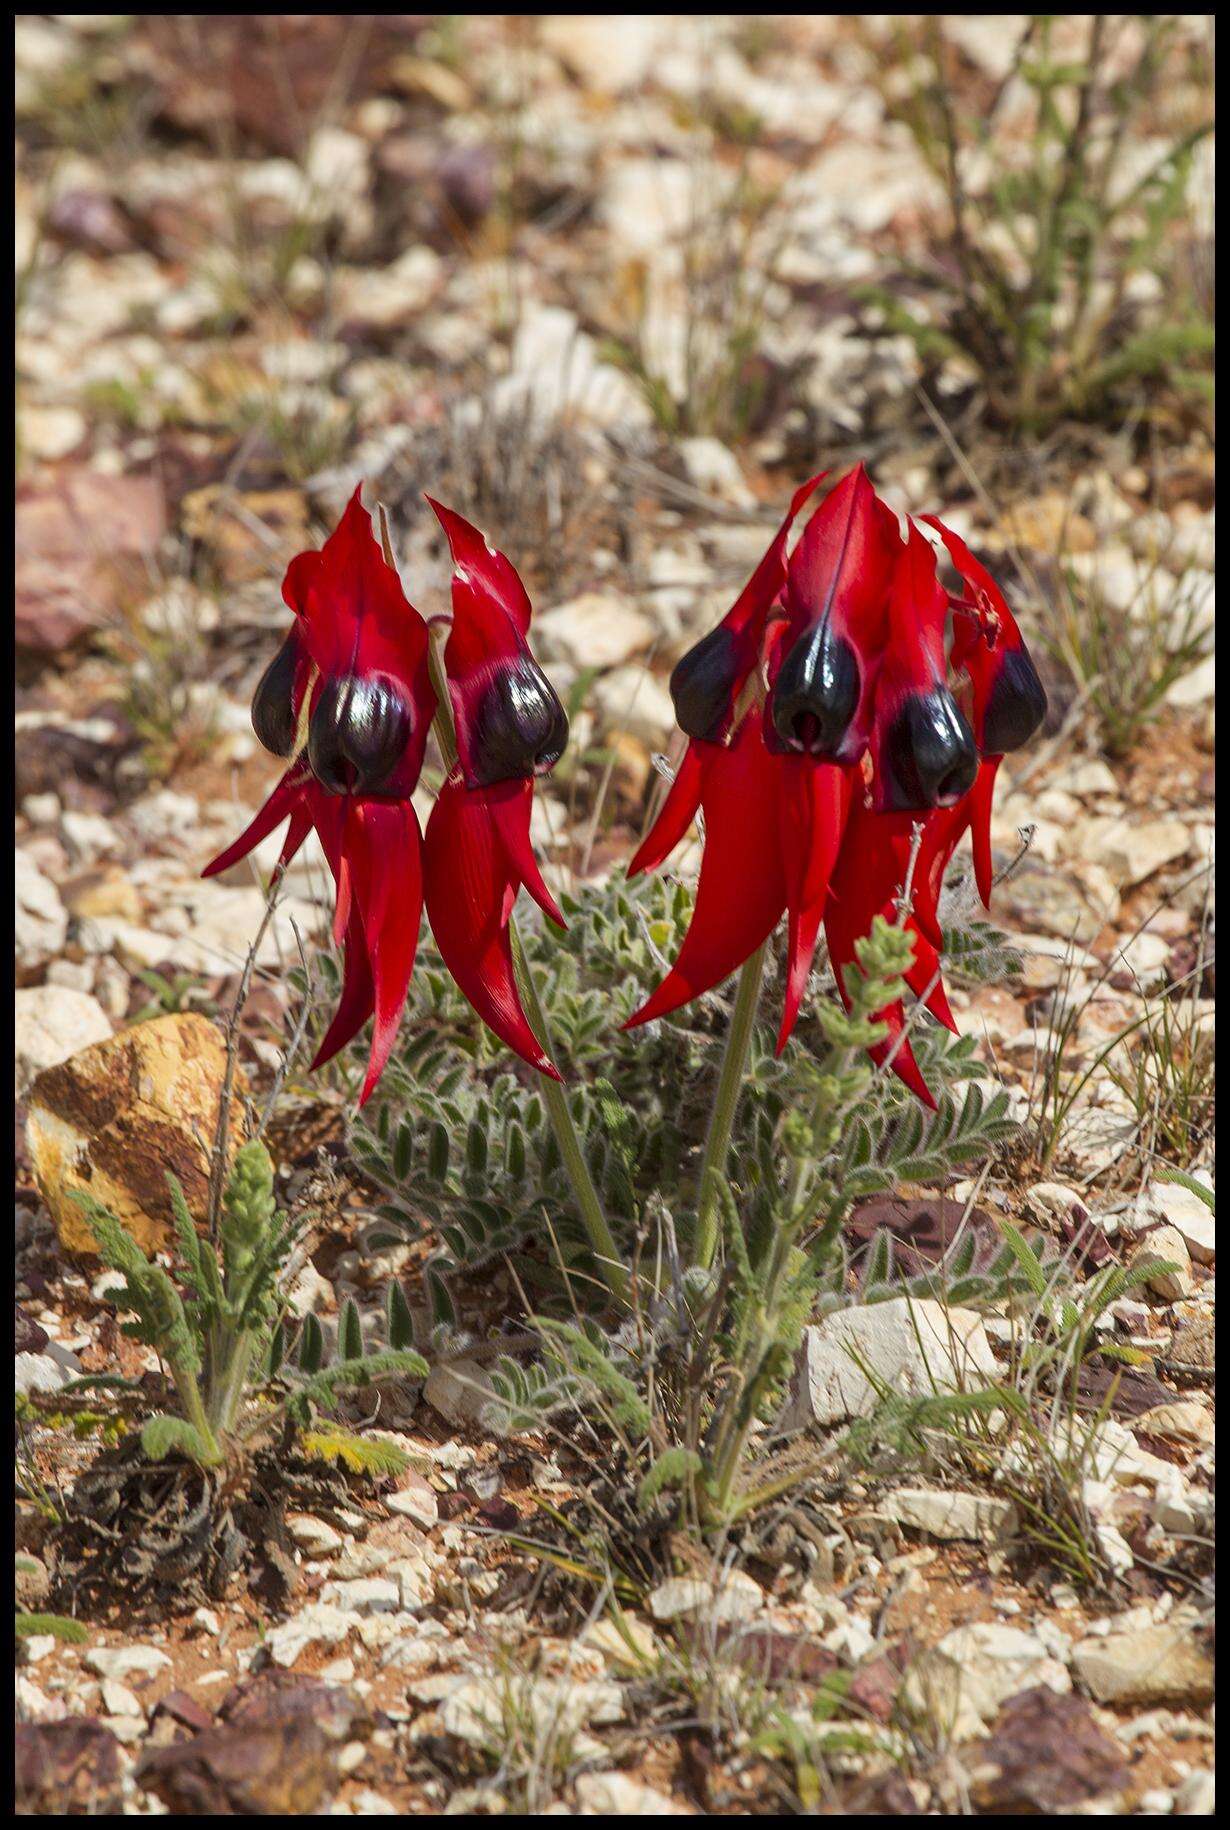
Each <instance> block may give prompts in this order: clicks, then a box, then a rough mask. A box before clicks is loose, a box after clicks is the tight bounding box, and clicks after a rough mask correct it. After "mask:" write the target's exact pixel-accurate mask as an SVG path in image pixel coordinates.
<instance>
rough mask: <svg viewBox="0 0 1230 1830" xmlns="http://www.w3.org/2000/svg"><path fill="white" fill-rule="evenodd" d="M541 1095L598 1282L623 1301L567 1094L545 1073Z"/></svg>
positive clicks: (518, 958)
mask: <svg viewBox="0 0 1230 1830" xmlns="http://www.w3.org/2000/svg"><path fill="white" fill-rule="evenodd" d="M508 931H509V934H510V936H511V939H512V950H513V962H514V964H515V966H516V969H517V979H518V982H519V984H520V986H521V995H522V997H523V998H524V999H525V1003H526V1009H527V1013H528V1015H529V1019H530V1025H531V1027H532V1029H533V1030H534V1033H535V1035H536V1036H537V1037H538V1040H539V1042H540V1043H541V1044H542V1046H543V1048H544V1049H546V1051H547V1052H548V1054H549V1053H550V1052H551V1032H550V1029H549V1027H548V1025H547V1017H546V1012H545V1011H544V1010H543V1007H542V1000H541V999H540V997H539V996H538V987H537V986H536V985H535V983H534V975H533V973H532V972H531V971H530V967H529V961H528V960H527V959H526V957H525V948H524V947H523V946H522V944H521V936H520V935H519V934H518V932H517V926H516V922H515V921H510V922H509V924H508ZM540 1086H541V1091H542V1097H543V1100H544V1102H545V1104H546V1108H547V1116H548V1118H549V1119H550V1120H551V1129H552V1131H553V1132H554V1133H555V1141H556V1143H557V1144H558V1145H559V1152H560V1156H561V1157H562V1158H563V1160H564V1169H565V1172H566V1174H567V1176H568V1180H569V1182H570V1183H571V1184H572V1193H573V1197H574V1199H575V1201H576V1204H577V1211H578V1213H579V1214H580V1216H581V1223H582V1225H583V1226H584V1228H585V1236H586V1238H587V1239H588V1240H589V1243H590V1247H591V1249H592V1251H593V1254H594V1257H595V1258H596V1259H597V1261H598V1269H599V1270H600V1271H601V1273H602V1278H603V1282H604V1283H605V1284H606V1287H607V1289H608V1290H609V1291H610V1292H611V1295H612V1296H613V1297H615V1299H616V1301H617V1302H620V1303H625V1304H626V1303H627V1301H628V1274H627V1272H626V1271H625V1269H624V1265H623V1260H622V1259H621V1258H620V1255H619V1248H618V1246H617V1245H616V1244H615V1239H614V1236H613V1234H612V1232H611V1229H610V1227H609V1226H608V1225H607V1219H606V1215H605V1213H604V1212H603V1209H602V1201H601V1198H600V1196H599V1194H598V1190H597V1189H596V1188H595V1186H594V1178H593V1177H592V1175H591V1174H590V1173H589V1164H588V1163H587V1162H586V1161H585V1152H584V1150H583V1149H582V1147H581V1139H580V1135H579V1133H578V1131H577V1127H576V1120H575V1119H574V1118H573V1116H572V1107H571V1106H570V1105H569V1104H568V1095H567V1093H566V1092H565V1091H564V1089H563V1087H562V1086H561V1085H560V1083H559V1081H558V1080H550V1079H548V1078H547V1077H546V1076H545V1075H544V1076H543V1079H542V1081H541V1083H540Z"/></svg>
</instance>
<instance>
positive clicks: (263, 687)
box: [252, 629, 301, 756]
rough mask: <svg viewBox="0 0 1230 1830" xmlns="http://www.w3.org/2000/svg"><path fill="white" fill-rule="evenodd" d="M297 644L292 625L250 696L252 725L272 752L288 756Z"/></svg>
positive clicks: (292, 739)
mask: <svg viewBox="0 0 1230 1830" xmlns="http://www.w3.org/2000/svg"><path fill="white" fill-rule="evenodd" d="M300 652H301V650H300V647H299V643H298V640H297V637H296V634H295V631H294V630H293V629H292V630H291V632H290V634H289V635H288V636H287V638H286V640H285V641H284V642H283V644H282V646H281V647H280V648H279V649H278V652H277V653H276V654H275V655H274V657H273V659H272V661H270V663H269V665H268V667H267V668H266V669H265V671H264V673H263V674H262V675H261V678H260V685H259V686H258V687H257V689H256V692H255V694H254V695H253V699H252V729H253V730H254V731H255V732H256V735H257V737H258V738H259V739H260V741H261V743H262V744H263V745H264V747H265V749H266V750H268V751H269V753H270V755H272V756H289V755H290V753H291V751H292V749H293V748H294V744H295V725H296V723H297V720H296V718H295V669H296V668H297V667H298V665H299V656H300Z"/></svg>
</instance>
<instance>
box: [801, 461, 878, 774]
mask: <svg viewBox="0 0 1230 1830" xmlns="http://www.w3.org/2000/svg"><path fill="white" fill-rule="evenodd" d="M887 514H888V518H887V519H886V510H885V505H884V504H883V503H881V502H880V501H879V499H878V498H877V496H876V494H875V492H874V490H873V489H872V487H871V484H870V483H869V482H868V480H867V473H866V471H865V470H864V468H863V466H862V465H861V464H858V465H856V466H855V468H854V469H853V470H852V471H851V472H850V473H849V475H848V476H846V477H843V478H842V480H841V482H840V483H838V484H837V486H836V488H834V489H832V490H830V492H829V494H828V495H827V496H826V497H825V499H824V501H823V502H822V503H821V504H820V507H819V508H818V509H817V510H816V512H815V514H814V515H813V516H812V518H811V520H810V521H809V522H808V524H807V526H806V527H805V528H804V529H803V535H802V538H801V539H800V541H799V544H798V546H797V547H796V548H795V549H794V553H793V555H792V557H791V560H790V565H789V568H788V572H787V577H786V588H785V595H784V601H785V605H786V609H787V611H788V613H789V617H790V627H789V630H788V632H787V633H786V635H785V637H784V638H783V640H782V642H781V644H780V647H779V649H778V651H777V652H778V659H779V662H780V660H783V659H784V658H785V655H786V653H787V652H788V650H789V649H790V647H791V646H792V645H793V644H794V642H795V641H796V640H797V639H798V637H800V636H801V635H802V634H803V633H804V632H805V631H807V630H809V629H813V628H815V627H816V626H817V625H820V624H825V625H828V626H829V627H831V629H832V631H833V633H834V634H835V635H836V636H839V637H840V638H842V639H843V640H844V641H845V642H847V643H848V644H849V646H850V647H851V648H852V649H853V651H854V654H855V656H856V658H857V661H858V665H859V673H860V690H859V701H858V706H857V708H856V710H855V713H854V716H853V718H852V719H851V722H850V726H849V730H848V733H847V738H846V740H845V742H844V743H843V744H842V747H841V752H840V756H839V759H838V760H840V761H842V762H845V763H855V762H857V761H858V760H859V758H860V756H861V755H862V753H863V751H864V749H865V748H866V745H867V734H868V730H869V728H870V718H871V692H872V688H873V686H874V681H875V672H876V666H877V662H878V657H879V655H880V652H881V650H882V648H883V646H884V635H885V630H886V626H887V596H888V584H889V579H890V577H891V573H892V567H893V564H894V561H895V558H896V552H897V549H898V548H899V546H900V536H899V534H898V533H897V531H896V518H895V517H893V516H892V515H891V511H887Z"/></svg>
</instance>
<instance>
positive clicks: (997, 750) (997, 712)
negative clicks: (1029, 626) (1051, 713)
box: [982, 648, 1046, 756]
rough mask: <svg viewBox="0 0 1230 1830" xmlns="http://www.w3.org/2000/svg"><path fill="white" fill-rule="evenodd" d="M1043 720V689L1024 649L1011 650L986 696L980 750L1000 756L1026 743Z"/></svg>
mask: <svg viewBox="0 0 1230 1830" xmlns="http://www.w3.org/2000/svg"><path fill="white" fill-rule="evenodd" d="M1045 717H1046V688H1045V687H1044V686H1043V684H1042V682H1041V680H1040V679H1039V678H1038V670H1037V668H1036V667H1035V666H1034V664H1033V662H1032V661H1031V660H1030V658H1029V655H1028V653H1027V652H1026V650H1025V649H1024V648H1010V649H1009V650H1008V651H1007V653H1006V654H1005V655H1004V658H1003V660H1002V662H1001V663H1000V668H999V672H998V673H997V674H996V676H995V679H994V681H993V683H992V686H991V691H990V693H989V694H988V696H987V708H986V712H985V714H984V716H983V720H982V748H983V751H984V753H985V754H986V755H987V756H1003V755H1005V754H1006V752H1007V751H1009V750H1019V749H1020V748H1021V747H1022V746H1023V745H1024V744H1027V743H1028V742H1029V740H1030V738H1031V737H1032V736H1033V734H1034V732H1035V731H1036V730H1037V729H1038V727H1039V725H1040V724H1041V723H1042V720H1043V719H1044V718H1045Z"/></svg>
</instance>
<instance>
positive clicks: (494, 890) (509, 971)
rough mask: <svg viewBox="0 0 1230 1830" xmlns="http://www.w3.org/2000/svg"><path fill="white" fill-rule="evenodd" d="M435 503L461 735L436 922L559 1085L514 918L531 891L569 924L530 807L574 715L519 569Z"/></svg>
mask: <svg viewBox="0 0 1230 1830" xmlns="http://www.w3.org/2000/svg"><path fill="white" fill-rule="evenodd" d="M427 500H428V501H429V502H431V506H432V508H433V509H434V510H435V512H436V515H437V517H438V518H439V521H440V525H441V527H442V528H443V529H444V531H445V533H446V534H447V536H448V543H449V548H450V550H451V552H452V555H453V626H452V630H451V632H450V634H449V638H448V642H447V643H446V645H445V649H444V664H445V668H446V671H447V674H448V690H449V697H450V699H451V700H452V705H453V717H454V722H455V725H456V731H457V765H456V767H455V768H454V769H453V770H452V771H451V773H450V775H449V777H448V780H447V781H446V782H445V784H444V786H443V788H442V789H441V790H440V796H439V799H438V800H437V801H436V804H435V806H434V807H433V808H432V810H431V818H430V819H429V820H428V822H427V839H426V849H427V916H428V920H429V921H430V922H431V931H432V933H433V934H434V936H435V941H436V946H437V947H438V948H439V949H440V954H441V956H442V958H443V960H444V963H445V965H446V966H447V967H448V969H449V971H450V972H451V973H452V975H453V977H454V978H455V979H456V981H457V983H458V985H460V987H461V989H462V991H464V993H465V995H466V997H467V998H468V999H469V1000H470V1002H471V1004H473V1006H474V1008H475V1010H476V1011H477V1012H478V1014H479V1016H480V1017H481V1018H482V1019H483V1021H484V1023H486V1024H487V1025H488V1027H489V1028H490V1029H492V1030H494V1031H495V1033H496V1035H497V1036H499V1037H500V1038H501V1040H502V1041H504V1042H506V1043H507V1044H508V1046H509V1047H510V1048H511V1049H514V1050H515V1051H516V1053H517V1054H518V1055H520V1056H522V1057H523V1059H524V1060H526V1061H528V1062H530V1063H531V1064H532V1065H533V1066H534V1067H536V1068H539V1069H540V1070H541V1071H542V1073H544V1074H549V1075H551V1076H552V1077H553V1078H554V1079H556V1080H558V1079H559V1073H558V1071H557V1069H556V1068H555V1065H554V1063H553V1062H552V1061H551V1060H550V1058H549V1056H547V1055H546V1054H545V1053H544V1052H543V1049H542V1046H541V1044H540V1043H539V1041H538V1038H537V1037H536V1036H535V1034H534V1032H533V1029H532V1028H531V1027H530V1023H529V1019H528V1018H527V1017H526V1014H525V1011H524V1009H523V1007H522V1004H521V996H520V993H519V991H518V989H517V981H516V974H515V972H514V970H513V959H512V945H511V939H510V935H509V929H508V923H509V918H510V916H511V914H512V910H513V904H514V903H515V902H516V900H517V892H518V890H519V889H520V888H521V886H522V885H523V884H524V886H525V888H526V889H527V890H528V891H529V893H530V895H531V896H532V897H533V898H534V900H535V902H536V903H537V904H538V906H539V907H540V908H541V909H542V910H543V912H544V913H545V914H546V915H548V916H549V917H550V918H551V920H552V921H554V922H557V923H558V924H559V926H560V927H563V926H564V918H563V916H562V915H561V914H560V912H559V909H558V908H557V907H556V904H555V900H554V898H553V897H552V895H551V892H550V890H549V889H548V888H547V886H546V884H545V883H544V882H543V880H542V873H541V871H540V870H539V868H538V864H537V861H536V859H535V857H534V853H533V850H532V848H531V846H530V810H531V807H532V805H533V799H534V777H535V776H536V775H543V774H545V773H546V772H547V771H548V770H549V769H552V768H553V767H554V766H555V764H556V763H557V762H558V761H559V758H560V756H561V755H562V754H563V750H564V745H565V743H566V742H567V741H568V720H567V718H566V717H565V716H564V708H563V706H562V705H561V704H560V702H559V700H558V699H557V698H556V696H555V693H554V691H553V690H552V688H551V686H550V683H549V682H548V680H547V678H546V676H545V674H543V673H542V671H541V669H540V668H539V666H538V664H537V662H536V661H535V660H534V657H533V656H532V655H531V653H530V650H529V645H528V643H527V641H526V636H527V634H528V631H529V625H530V600H529V598H528V597H527V596H526V593H525V586H524V585H523V584H522V583H521V580H520V579H519V578H518V576H517V574H516V572H515V570H514V569H513V566H512V565H511V563H510V562H509V560H507V559H506V558H505V557H504V554H503V553H497V552H495V551H494V550H493V549H492V548H491V547H489V546H488V545H487V543H486V541H485V540H484V539H483V536H482V535H481V534H480V533H479V531H478V529H477V528H476V527H472V526H471V525H470V523H469V522H468V521H466V520H463V519H462V517H461V516H460V515H458V514H455V513H454V512H453V510H452V509H449V508H444V507H442V505H441V504H440V503H439V502H432V501H431V497H430V496H429V497H428V498H427Z"/></svg>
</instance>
